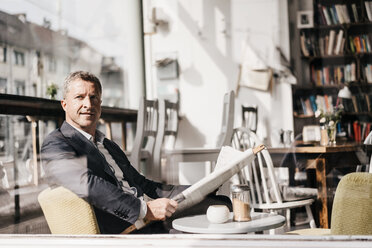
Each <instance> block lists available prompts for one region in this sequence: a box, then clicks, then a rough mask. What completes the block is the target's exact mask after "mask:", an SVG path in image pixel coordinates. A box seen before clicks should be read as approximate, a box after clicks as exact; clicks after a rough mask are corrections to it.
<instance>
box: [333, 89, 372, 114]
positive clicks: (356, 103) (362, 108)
mask: <svg viewBox="0 0 372 248" xmlns="http://www.w3.org/2000/svg"><path fill="white" fill-rule="evenodd" d="M340 101H341V103H342V105H343V106H344V110H345V112H355V113H363V112H364V113H366V112H371V111H372V105H371V104H372V94H366V93H360V94H354V95H352V96H351V99H346V98H340Z"/></svg>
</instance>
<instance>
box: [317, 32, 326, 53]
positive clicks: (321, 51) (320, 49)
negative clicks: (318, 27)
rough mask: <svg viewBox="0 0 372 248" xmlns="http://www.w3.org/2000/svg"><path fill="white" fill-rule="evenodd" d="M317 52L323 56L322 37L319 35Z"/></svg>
mask: <svg viewBox="0 0 372 248" xmlns="http://www.w3.org/2000/svg"><path fill="white" fill-rule="evenodd" d="M318 43H319V53H320V55H321V56H324V54H325V53H324V38H323V37H319V41H318Z"/></svg>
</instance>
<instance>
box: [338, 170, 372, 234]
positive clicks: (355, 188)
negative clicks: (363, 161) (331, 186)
mask: <svg viewBox="0 0 372 248" xmlns="http://www.w3.org/2000/svg"><path fill="white" fill-rule="evenodd" d="M371 206H372V174H371V173H365V172H354V173H350V174H347V175H345V176H344V177H342V179H341V181H340V182H339V184H338V185H337V189H336V194H335V198H334V201H333V207H332V217H331V218H332V219H331V234H336V235H337V234H340V235H371V234H372V208H371Z"/></svg>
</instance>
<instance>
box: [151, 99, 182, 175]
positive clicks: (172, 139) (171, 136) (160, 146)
mask: <svg viewBox="0 0 372 248" xmlns="http://www.w3.org/2000/svg"><path fill="white" fill-rule="evenodd" d="M178 111H179V102H176V103H174V102H170V101H168V100H159V125H158V133H157V136H156V141H155V148H154V159H153V166H151V173H150V174H149V176H150V178H152V179H153V180H157V181H159V180H165V177H162V174H163V175H164V174H165V173H162V171H161V169H162V166H161V165H162V155H163V150H164V149H173V148H174V146H175V143H176V138H177V133H178Z"/></svg>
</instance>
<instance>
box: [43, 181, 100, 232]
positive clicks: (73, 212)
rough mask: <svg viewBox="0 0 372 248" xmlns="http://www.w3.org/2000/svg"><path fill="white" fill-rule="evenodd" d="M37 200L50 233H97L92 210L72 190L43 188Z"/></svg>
mask: <svg viewBox="0 0 372 248" xmlns="http://www.w3.org/2000/svg"><path fill="white" fill-rule="evenodd" d="M38 201H39V203H40V206H41V209H42V210H43V213H44V216H45V218H46V220H47V223H48V226H49V229H50V231H51V232H52V234H99V233H100V231H99V227H98V223H97V219H96V216H95V213H94V210H93V208H92V206H91V205H89V203H87V202H86V201H84V200H83V199H81V198H79V197H78V196H77V195H76V194H75V193H73V192H72V191H70V190H68V189H66V188H64V187H57V188H54V189H51V188H47V189H45V190H43V191H42V192H41V193H40V194H39V196H38Z"/></svg>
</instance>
